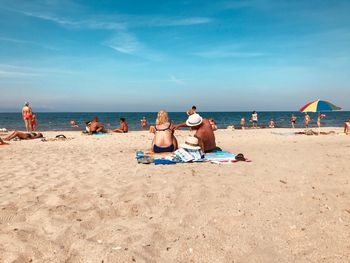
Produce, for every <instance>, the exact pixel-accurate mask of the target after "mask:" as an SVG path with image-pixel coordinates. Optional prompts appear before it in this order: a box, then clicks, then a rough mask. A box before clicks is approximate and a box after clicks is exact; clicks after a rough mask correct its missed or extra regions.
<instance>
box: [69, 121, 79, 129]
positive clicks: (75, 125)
mask: <svg viewBox="0 0 350 263" xmlns="http://www.w3.org/2000/svg"><path fill="white" fill-rule="evenodd" d="M69 123H70V126H71V127H72V128H79V126H78V124H77V123H76V122H75V120H71V121H70V122H69Z"/></svg>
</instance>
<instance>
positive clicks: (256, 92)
mask: <svg viewBox="0 0 350 263" xmlns="http://www.w3.org/2000/svg"><path fill="white" fill-rule="evenodd" d="M349 13H350V1H348V0H338V1H336V0H332V1H331V0H322V1H319V0H309V1H299V0H294V1H290V0H236V1H233V0H232V1H228V0H227V1H226V0H225V1H222V0H217V1H211V0H210V1H209V0H208V1H207V0H196V1H191V0H188V1H181V0H172V1H170V0H158V1H155V0H147V1H144V0H137V1H134V0H129V1H122V0H120V1H116V0H94V1H88V0H40V1H39V0H31V1H27V0H0V111H2V112H6V111H18V110H20V109H21V107H22V105H23V104H24V102H25V101H29V102H30V103H31V105H32V107H33V109H34V111H66V112H67V111H91V112H94V111H124V112H125V111H158V110H159V109H165V110H168V111H184V110H186V109H188V108H189V107H190V106H192V105H196V106H197V108H198V110H199V111H252V110H259V111H279V110H280V111H284V110H292V111H293V110H298V109H299V108H300V107H301V106H303V105H304V104H306V103H307V102H309V101H313V100H316V99H324V100H328V101H331V102H332V103H334V104H336V105H337V106H340V107H342V108H343V109H344V110H350V100H349V98H350V15H349Z"/></svg>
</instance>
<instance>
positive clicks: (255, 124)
mask: <svg viewBox="0 0 350 263" xmlns="http://www.w3.org/2000/svg"><path fill="white" fill-rule="evenodd" d="M251 122H252V127H253V128H258V113H257V112H256V111H253V113H252V119H251Z"/></svg>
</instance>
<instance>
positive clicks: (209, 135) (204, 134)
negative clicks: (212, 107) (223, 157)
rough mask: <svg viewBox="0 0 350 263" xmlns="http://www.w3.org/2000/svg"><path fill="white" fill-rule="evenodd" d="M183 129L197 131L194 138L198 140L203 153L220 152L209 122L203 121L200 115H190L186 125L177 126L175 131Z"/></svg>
mask: <svg viewBox="0 0 350 263" xmlns="http://www.w3.org/2000/svg"><path fill="white" fill-rule="evenodd" d="M181 127H191V129H193V130H196V134H195V135H194V136H195V137H197V138H198V140H199V146H200V147H201V149H202V151H203V152H205V153H208V152H213V151H217V150H218V151H219V150H220V148H218V147H216V142H215V135H214V132H213V129H212V127H211V125H210V122H209V120H207V119H203V118H202V117H201V116H200V115H199V114H192V115H190V116H189V117H188V119H187V121H186V122H185V123H182V124H179V125H177V126H175V129H178V128H181Z"/></svg>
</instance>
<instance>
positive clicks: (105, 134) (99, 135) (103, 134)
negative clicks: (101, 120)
mask: <svg viewBox="0 0 350 263" xmlns="http://www.w3.org/2000/svg"><path fill="white" fill-rule="evenodd" d="M107 135H108V134H107V133H94V134H93V135H92V136H94V137H105V136H107Z"/></svg>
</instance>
